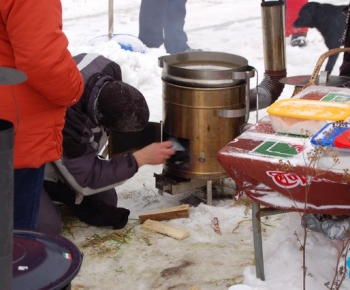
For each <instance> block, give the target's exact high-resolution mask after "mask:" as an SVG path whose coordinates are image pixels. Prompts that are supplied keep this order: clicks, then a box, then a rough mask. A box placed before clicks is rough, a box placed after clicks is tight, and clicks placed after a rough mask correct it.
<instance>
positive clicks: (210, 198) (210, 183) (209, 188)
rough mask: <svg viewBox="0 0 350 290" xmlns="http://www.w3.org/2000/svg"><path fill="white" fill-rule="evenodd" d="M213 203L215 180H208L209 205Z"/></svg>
mask: <svg viewBox="0 0 350 290" xmlns="http://www.w3.org/2000/svg"><path fill="white" fill-rule="evenodd" d="M212 203H213V181H212V180H208V181H207V205H212Z"/></svg>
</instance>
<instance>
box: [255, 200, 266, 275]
mask: <svg viewBox="0 0 350 290" xmlns="http://www.w3.org/2000/svg"><path fill="white" fill-rule="evenodd" d="M252 221H253V240H254V255H255V269H256V277H257V278H260V279H261V280H263V281H265V272H264V256H263V248H262V237H261V223H260V204H258V203H257V202H255V201H252Z"/></svg>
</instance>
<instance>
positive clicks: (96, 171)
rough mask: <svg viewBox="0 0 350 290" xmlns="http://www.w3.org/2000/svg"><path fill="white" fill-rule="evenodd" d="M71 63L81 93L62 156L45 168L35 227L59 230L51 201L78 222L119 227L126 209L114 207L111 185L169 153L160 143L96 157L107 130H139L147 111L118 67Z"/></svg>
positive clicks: (100, 61) (101, 61)
mask: <svg viewBox="0 0 350 290" xmlns="http://www.w3.org/2000/svg"><path fill="white" fill-rule="evenodd" d="M74 59H75V61H76V62H77V65H78V68H79V69H80V72H81V74H82V76H83V78H84V84H85V87H84V94H83V96H82V97H81V99H80V101H79V102H78V103H77V104H75V105H74V106H72V107H70V108H68V109H67V113H66V117H65V120H66V123H65V126H64V129H63V156H62V158H61V159H60V160H59V161H56V162H53V163H51V164H50V165H48V166H47V168H46V170H45V181H44V189H43V193H42V198H41V204H40V211H39V218H38V223H37V228H38V229H40V230H45V231H50V232H56V233H58V232H59V231H60V229H61V219H60V215H59V212H58V211H57V209H56V208H55V207H54V204H53V203H52V201H56V202H60V203H64V204H66V205H68V206H69V207H70V208H71V209H72V210H73V212H74V213H75V214H76V215H77V217H78V218H79V219H80V220H81V221H83V222H86V223H88V224H90V225H94V226H111V227H113V228H114V229H121V228H123V227H125V225H126V224H127V222H128V216H129V213H130V211H129V210H128V209H125V208H121V207H118V198H117V194H116V191H115V187H116V186H117V185H118V184H120V183H122V182H124V181H126V180H127V179H129V178H131V177H132V176H133V175H134V174H135V173H136V172H137V171H138V169H139V168H140V167H141V166H142V165H145V164H150V165H152V164H153V165H156V164H162V163H164V162H165V160H166V159H167V158H169V156H171V155H173V154H175V150H174V149H172V142H171V141H165V142H158V143H153V144H150V145H148V146H146V147H144V148H142V149H140V150H138V151H135V152H130V153H126V154H124V155H123V156H115V157H112V158H111V159H108V160H106V159H103V158H101V156H99V153H100V152H101V150H102V149H103V147H105V145H106V144H107V140H108V135H109V134H110V132H112V131H115V132H118V133H122V132H136V131H141V130H142V129H143V128H144V127H145V126H146V125H147V123H148V119H149V109H148V106H147V103H146V100H145V98H144V96H143V95H142V94H141V93H140V92H139V91H138V90H137V89H136V88H134V87H132V86H130V85H128V84H126V83H124V82H123V81H122V74H121V69H120V67H119V65H118V64H116V63H115V62H113V61H111V60H109V59H107V58H105V57H103V56H101V55H95V54H80V55H77V56H76V57H74Z"/></svg>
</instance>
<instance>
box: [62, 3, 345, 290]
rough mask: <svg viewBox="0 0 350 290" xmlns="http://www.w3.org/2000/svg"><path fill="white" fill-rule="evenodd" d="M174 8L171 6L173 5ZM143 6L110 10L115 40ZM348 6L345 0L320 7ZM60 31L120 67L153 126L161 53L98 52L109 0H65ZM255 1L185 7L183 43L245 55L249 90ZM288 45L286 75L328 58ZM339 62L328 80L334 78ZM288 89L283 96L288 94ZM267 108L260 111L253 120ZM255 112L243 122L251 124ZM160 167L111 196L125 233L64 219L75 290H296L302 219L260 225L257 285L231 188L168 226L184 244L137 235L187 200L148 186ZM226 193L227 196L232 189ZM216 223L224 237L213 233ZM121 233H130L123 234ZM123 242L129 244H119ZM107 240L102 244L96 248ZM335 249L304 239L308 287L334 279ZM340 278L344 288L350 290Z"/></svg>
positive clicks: (317, 47)
mask: <svg viewBox="0 0 350 290" xmlns="http://www.w3.org/2000/svg"><path fill="white" fill-rule="evenodd" d="M173 1H176V0H173ZM140 2H141V1H140V0H120V1H115V3H114V26H113V27H114V33H116V34H130V35H133V36H136V37H137V35H138V14H139V8H140ZM320 2H329V3H332V4H338V5H340V4H347V2H348V1H345V0H343V1H341V0H334V1H320ZM62 5H63V11H64V15H63V16H64V31H65V33H66V34H67V36H68V38H69V41H70V46H69V49H70V51H71V52H72V54H73V55H75V54H78V53H82V52H93V53H100V54H103V55H104V56H106V57H108V58H111V59H112V60H114V61H116V62H117V63H119V64H120V65H121V67H122V72H123V78H124V81H125V82H127V83H130V84H131V85H133V86H135V87H137V88H138V89H139V90H140V91H141V92H142V93H143V94H144V95H145V97H146V99H147V102H148V104H149V107H150V111H151V121H154V122H159V121H160V120H162V81H161V72H162V69H161V68H160V67H159V66H158V57H160V56H163V55H165V54H166V53H165V49H164V47H160V48H159V49H148V50H147V52H146V53H138V52H130V51H126V50H122V49H121V48H120V46H119V45H118V44H117V43H116V42H115V41H102V42H100V43H99V44H97V45H95V46H91V45H89V44H88V43H89V41H90V40H92V39H93V38H95V37H98V36H103V35H107V34H108V1H102V2H101V1H96V0H62ZM261 27H262V23H261V3H260V2H259V1H256V0H245V1H232V0H188V2H187V17H186V26H185V29H186V32H187V34H188V38H189V41H188V43H189V45H190V46H191V47H192V48H200V49H203V50H208V51H218V52H226V53H232V54H236V55H239V56H243V57H245V58H246V59H247V60H248V62H249V65H251V66H253V67H254V68H256V70H257V71H258V79H257V78H256V77H254V78H253V79H252V80H251V85H252V86H255V85H256V82H258V83H259V82H260V80H261V79H262V78H263V74H264V71H265V66H264V52H263V40H262V28H261ZM288 41H289V39H286V42H287V46H286V49H287V51H286V59H287V75H288V76H294V75H310V74H311V73H312V72H313V70H314V66H315V64H316V62H317V60H318V58H319V57H320V55H321V54H323V53H324V52H326V51H327V48H326V46H325V44H324V42H323V39H322V37H321V35H320V34H319V32H318V31H316V30H315V29H310V30H309V33H308V36H307V41H308V44H307V46H306V47H303V48H299V47H292V46H290V45H289V42H288ZM341 58H342V56H340V57H339V59H338V61H337V64H336V67H335V69H334V71H333V75H337V73H338V68H339V65H340V64H341ZM293 89H294V87H293V86H289V85H287V86H285V89H284V91H283V93H282V95H281V98H288V97H290V96H291V95H292V93H293ZM265 115H266V110H265V109H262V110H260V111H259V118H261V117H263V116H265ZM255 121H256V115H255V113H252V114H251V116H250V122H251V123H255ZM161 171H162V166H144V167H142V168H141V169H140V170H139V172H138V173H137V174H136V175H135V176H134V177H133V178H132V179H130V180H129V181H127V182H126V183H124V184H123V185H122V186H120V187H118V188H117V192H118V197H119V206H121V207H126V208H128V209H130V210H131V219H130V222H129V224H128V225H127V227H126V229H125V231H113V230H111V229H110V228H96V227H92V226H90V227H89V226H87V225H85V224H83V223H81V222H79V221H77V220H75V219H73V220H72V219H70V218H67V216H66V217H65V220H66V224H65V228H64V231H63V235H64V236H65V237H67V238H69V239H70V240H71V241H73V242H74V243H76V244H77V245H78V246H79V247H80V249H81V250H82V251H83V253H84V260H83V264H82V268H81V270H80V272H79V274H78V275H77V276H76V277H75V279H74V280H73V282H72V289H76V290H78V289H140V290H153V289H159V290H165V289H181V290H182V289H187V290H188V289H192V290H194V289H200V290H221V289H222V290H224V289H228V287H229V286H231V285H234V284H239V283H244V284H246V285H249V286H251V287H252V288H253V289H254V290H267V289H269V290H280V289H284V290H295V289H302V268H301V267H302V251H300V245H299V242H298V240H297V237H302V235H303V231H302V228H301V226H300V216H299V215H298V214H295V213H288V214H283V215H276V216H270V217H269V218H266V219H264V222H263V239H264V243H263V247H264V260H265V274H266V281H261V280H259V279H257V278H256V277H255V266H254V249H253V235H252V225H251V207H250V202H249V200H248V199H245V198H243V199H240V200H238V201H235V200H234V199H233V198H232V195H233V193H234V184H232V183H230V182H228V183H229V184H228V187H227V188H225V194H226V195H225V196H224V197H222V195H219V194H218V192H214V199H213V205H212V206H208V205H206V204H204V203H202V204H200V205H199V206H197V207H194V206H192V207H191V208H190V216H189V217H188V218H182V219H174V220H171V221H168V222H165V223H167V224H170V225H173V226H176V227H179V228H182V229H186V230H188V231H189V232H190V235H189V237H187V238H186V239H183V240H176V239H173V238H171V237H167V236H163V235H160V234H157V233H151V232H148V231H145V230H143V229H141V225H140V224H139V223H138V216H139V214H141V213H144V212H148V211H151V210H155V209H161V208H166V207H172V206H176V205H179V204H180V200H181V199H183V198H186V197H188V196H190V195H191V194H202V195H203V194H204V197H205V192H204V193H199V192H198V191H194V192H187V193H182V194H178V195H170V194H167V193H163V194H161V193H160V192H158V189H156V188H155V178H154V176H153V175H154V173H161ZM230 187H231V188H230ZM215 217H216V218H217V219H218V221H219V225H220V229H221V233H222V234H221V235H219V234H217V233H216V232H215V231H214V229H213V225H212V222H213V219H214V218H215ZM126 231H127V232H126ZM118 234H119V235H123V234H125V235H126V236H127V240H126V241H122V242H116V241H115V240H116V237H117V238H118V236H117V235H118ZM103 241H105V242H103ZM339 247H340V243H339V242H336V241H332V240H329V239H327V238H326V237H324V236H323V235H322V234H318V233H310V234H309V236H308V240H307V251H306V255H307V261H306V264H307V268H308V275H307V284H306V285H307V289H309V290H319V289H326V287H325V286H324V283H326V282H328V281H332V279H333V275H334V267H335V263H336V258H337V255H338V249H339ZM349 288H350V281H349V279H346V281H345V282H344V283H343V287H342V288H341V289H349Z"/></svg>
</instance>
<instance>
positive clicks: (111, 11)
mask: <svg viewBox="0 0 350 290" xmlns="http://www.w3.org/2000/svg"><path fill="white" fill-rule="evenodd" d="M113 14H114V7H113V0H109V3H108V40H111V39H112V38H113V33H114V32H113V25H114V24H113Z"/></svg>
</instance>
